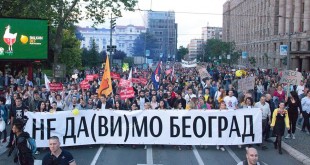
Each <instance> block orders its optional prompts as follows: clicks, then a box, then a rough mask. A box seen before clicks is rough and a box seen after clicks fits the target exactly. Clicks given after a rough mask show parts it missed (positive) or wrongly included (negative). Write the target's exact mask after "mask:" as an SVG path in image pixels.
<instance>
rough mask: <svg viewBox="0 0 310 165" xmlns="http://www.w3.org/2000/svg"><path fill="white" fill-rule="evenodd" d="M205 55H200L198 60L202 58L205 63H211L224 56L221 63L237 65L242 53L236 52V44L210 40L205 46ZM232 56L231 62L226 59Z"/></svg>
mask: <svg viewBox="0 0 310 165" xmlns="http://www.w3.org/2000/svg"><path fill="white" fill-rule="evenodd" d="M203 49H204V50H203V52H204V54H201V55H199V57H198V58H201V59H202V60H204V61H210V59H211V61H212V60H213V59H214V58H215V59H219V56H222V60H221V62H223V63H236V62H237V61H238V59H239V57H240V56H241V52H240V51H237V50H236V45H235V43H234V42H223V41H222V40H219V39H209V40H207V42H206V43H204V45H203ZM228 54H230V60H228V59H227V58H226V57H227V55H228Z"/></svg>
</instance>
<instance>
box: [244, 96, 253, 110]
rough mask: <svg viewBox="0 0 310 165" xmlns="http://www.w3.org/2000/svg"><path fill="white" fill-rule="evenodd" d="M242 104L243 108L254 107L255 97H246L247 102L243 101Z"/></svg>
mask: <svg viewBox="0 0 310 165" xmlns="http://www.w3.org/2000/svg"><path fill="white" fill-rule="evenodd" d="M241 106H242V108H253V106H254V102H253V99H252V98H251V97H247V98H245V102H244V103H242V105H241Z"/></svg>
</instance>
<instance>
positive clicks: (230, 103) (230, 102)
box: [224, 90, 238, 110]
mask: <svg viewBox="0 0 310 165" xmlns="http://www.w3.org/2000/svg"><path fill="white" fill-rule="evenodd" d="M224 102H225V104H226V107H227V109H230V110H235V109H238V99H237V98H236V97H235V96H234V91H233V90H229V92H228V96H225V97H224Z"/></svg>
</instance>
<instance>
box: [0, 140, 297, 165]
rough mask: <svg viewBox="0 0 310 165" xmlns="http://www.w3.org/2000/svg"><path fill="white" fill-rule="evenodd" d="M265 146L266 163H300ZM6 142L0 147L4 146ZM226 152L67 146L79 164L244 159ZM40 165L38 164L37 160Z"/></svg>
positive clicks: (184, 164) (216, 163) (233, 150)
mask: <svg viewBox="0 0 310 165" xmlns="http://www.w3.org/2000/svg"><path fill="white" fill-rule="evenodd" d="M267 146H268V149H267V150H265V151H263V150H261V149H260V147H257V146H255V147H257V148H258V153H259V159H260V160H261V161H262V162H263V163H264V164H267V165H276V164H281V165H299V164H301V163H300V162H298V161H297V160H295V159H294V158H293V157H291V156H290V155H289V154H288V153H287V152H285V151H284V153H283V155H279V154H278V152H277V151H276V150H275V149H273V145H272V143H268V144H267ZM4 147H5V144H1V145H0V148H1V149H4ZM225 148H226V151H224V152H223V151H220V150H217V149H216V147H215V146H208V148H207V149H204V148H201V147H200V146H193V149H192V150H190V149H187V148H186V146H182V150H181V151H179V150H178V149H177V148H176V147H174V146H160V145H156V146H148V148H147V149H144V145H140V146H137V148H136V149H133V148H131V146H130V145H127V146H124V147H117V146H116V145H92V146H77V147H66V148H65V149H66V150H68V151H70V152H71V153H72V154H73V156H74V158H75V160H76V162H77V164H79V165H154V164H156V165H159V164H161V165H230V164H232V165H233V164H237V162H239V161H241V160H244V159H245V149H244V147H243V148H241V149H240V148H238V147H237V146H226V147H225ZM47 151H48V149H46V150H43V151H42V152H41V154H40V155H36V158H37V160H42V158H43V156H44V155H45V154H46V153H47ZM12 160H13V158H12V157H7V151H6V152H4V153H2V154H1V155H0V162H1V163H0V164H2V165H11V164H12V165H13V164H14V163H13V161H12ZM39 164H40V163H39Z"/></svg>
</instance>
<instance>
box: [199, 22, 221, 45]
mask: <svg viewBox="0 0 310 165" xmlns="http://www.w3.org/2000/svg"><path fill="white" fill-rule="evenodd" d="M222 34H223V28H221V27H212V26H206V27H202V36H201V38H202V39H203V41H207V40H209V39H219V40H222Z"/></svg>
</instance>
